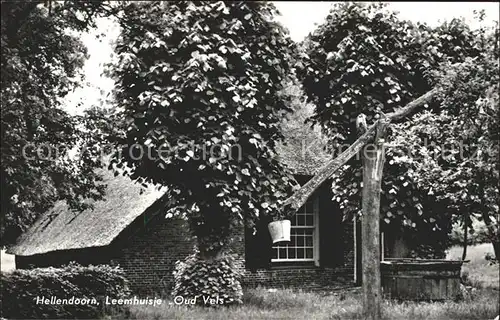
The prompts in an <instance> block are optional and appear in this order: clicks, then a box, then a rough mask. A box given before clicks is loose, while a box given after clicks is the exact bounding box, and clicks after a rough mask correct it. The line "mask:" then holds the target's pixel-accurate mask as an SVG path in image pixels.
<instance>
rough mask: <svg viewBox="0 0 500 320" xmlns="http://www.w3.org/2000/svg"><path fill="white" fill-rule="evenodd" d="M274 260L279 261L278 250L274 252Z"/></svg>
mask: <svg viewBox="0 0 500 320" xmlns="http://www.w3.org/2000/svg"><path fill="white" fill-rule="evenodd" d="M272 259H278V249H274V250H273V257H272Z"/></svg>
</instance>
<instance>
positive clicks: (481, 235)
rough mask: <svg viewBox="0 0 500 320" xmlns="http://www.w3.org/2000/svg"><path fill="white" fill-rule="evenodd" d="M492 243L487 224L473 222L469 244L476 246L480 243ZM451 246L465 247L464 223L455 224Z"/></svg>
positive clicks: (468, 239) (469, 229)
mask: <svg viewBox="0 0 500 320" xmlns="http://www.w3.org/2000/svg"><path fill="white" fill-rule="evenodd" d="M489 242H491V239H490V233H489V231H488V228H487V227H486V224H485V223H484V222H483V221H477V220H476V219H473V220H472V227H471V228H468V235H467V243H468V244H469V245H475V244H480V243H489ZM450 244H452V245H458V246H463V244H464V227H463V223H461V221H460V222H455V223H454V224H453V226H452V229H451V233H450Z"/></svg>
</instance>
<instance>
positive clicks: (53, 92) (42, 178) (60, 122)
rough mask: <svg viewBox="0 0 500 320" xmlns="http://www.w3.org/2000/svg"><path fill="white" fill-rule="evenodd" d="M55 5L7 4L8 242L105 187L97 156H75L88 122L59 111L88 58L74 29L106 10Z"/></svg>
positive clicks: (4, 172)
mask: <svg viewBox="0 0 500 320" xmlns="http://www.w3.org/2000/svg"><path fill="white" fill-rule="evenodd" d="M51 3H52V2H51ZM52 4H53V7H51V10H50V12H49V10H48V8H47V7H45V6H43V5H42V4H41V2H39V1H32V2H2V22H1V31H2V36H1V43H2V48H1V52H2V58H1V74H2V76H1V105H2V108H1V138H2V153H1V167H0V169H1V179H2V180H1V185H2V191H1V199H0V202H1V203H2V212H1V215H2V224H1V226H2V227H1V230H0V234H1V235H2V237H1V239H2V242H1V244H2V245H5V244H10V243H12V242H13V241H15V239H16V238H17V236H18V235H19V234H20V233H21V232H23V231H24V230H25V229H26V228H28V227H29V226H30V225H31V224H32V223H33V222H34V221H35V220H36V218H37V217H38V216H39V214H40V213H41V212H44V211H46V210H47V209H49V208H50V207H51V206H52V205H53V204H54V203H55V202H56V201H57V200H66V201H67V202H68V204H69V205H70V207H71V208H72V209H74V210H83V209H85V208H86V207H87V205H86V204H85V203H84V201H83V200H84V199H86V198H94V199H100V198H101V197H102V194H103V190H104V186H102V185H100V184H99V181H100V177H99V176H97V175H96V174H94V172H93V169H94V168H95V167H96V166H98V165H99V161H98V160H96V158H95V156H94V154H93V153H91V152H82V154H81V156H80V157H79V158H78V159H76V160H75V159H74V158H71V157H70V156H69V155H70V153H69V152H70V151H71V150H73V151H75V149H76V148H78V146H80V145H81V143H82V140H85V137H83V136H82V131H81V130H80V129H81V127H82V119H81V118H79V117H72V116H70V115H69V114H68V113H67V112H65V111H64V110H63V106H61V100H62V99H61V98H62V97H64V96H65V95H66V94H68V93H69V92H70V91H71V90H73V89H74V88H75V86H76V85H77V83H78V82H79V81H80V73H79V72H80V68H81V67H82V65H83V62H84V60H85V59H86V57H87V51H86V48H85V47H84V46H83V44H82V43H81V42H80V41H79V39H77V38H76V37H75V36H73V35H71V33H70V32H68V30H69V28H70V29H72V30H83V29H85V28H87V27H89V26H90V25H91V24H92V20H89V19H87V18H89V17H90V16H92V14H93V12H95V10H97V8H99V6H100V5H99V4H96V3H95V2H93V3H90V2H81V1H80V2H74V1H65V2H57V3H52ZM82 17H83V18H85V20H83V21H82V20H80V18H82ZM88 134H89V132H88V131H87V133H86V135H87V136H88Z"/></svg>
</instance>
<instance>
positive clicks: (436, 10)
mask: <svg viewBox="0 0 500 320" xmlns="http://www.w3.org/2000/svg"><path fill="white" fill-rule="evenodd" d="M273 3H274V4H275V6H276V7H277V8H278V10H279V11H280V12H281V14H282V15H281V16H279V17H277V20H278V21H280V22H281V23H282V24H283V25H284V26H285V27H286V28H287V29H288V30H289V32H290V37H291V38H292V39H293V40H295V41H301V40H303V39H304V37H305V36H307V35H308V34H309V33H310V32H312V31H313V30H314V28H315V25H316V24H321V23H322V22H323V20H324V19H325V17H326V16H327V15H328V12H329V9H330V8H331V6H332V5H333V3H334V2H332V1H307V2H306V1H273ZM389 7H390V8H391V9H393V10H395V11H399V13H400V17H401V18H403V19H408V20H412V21H415V22H416V21H420V22H426V23H428V24H429V25H436V24H438V23H440V22H442V21H444V20H451V19H452V18H454V17H464V18H465V20H466V21H467V22H469V23H471V26H473V27H477V25H476V24H474V23H473V11H474V10H481V9H484V10H485V11H486V17H485V22H486V23H488V24H491V23H493V21H499V20H500V19H499V4H498V3H497V2H389ZM97 24H98V29H97V30H93V31H91V32H90V33H86V34H82V37H81V40H82V41H83V42H84V43H85V45H86V46H87V47H88V50H89V54H90V58H89V59H88V60H87V61H86V63H85V65H84V70H83V72H84V74H85V78H86V79H85V80H86V82H85V83H84V85H83V87H81V88H78V89H76V90H75V91H74V92H72V93H71V94H69V95H68V96H67V97H66V98H65V102H64V104H65V105H66V106H67V107H66V109H67V110H68V111H69V112H71V113H73V114H75V113H80V112H81V110H83V109H84V108H87V107H89V106H92V105H98V104H99V103H100V101H101V100H102V99H103V98H104V97H105V96H106V95H108V94H110V92H111V90H112V88H113V81H112V80H111V79H109V78H106V77H104V76H103V75H102V72H103V70H104V64H105V63H107V62H109V61H110V56H111V54H112V48H111V45H110V44H109V42H110V41H111V40H113V39H116V37H117V36H118V34H119V29H118V28H117V26H116V25H113V24H112V23H110V22H109V21H108V20H104V19H100V20H99V21H98V23H97ZM100 33H103V34H104V37H101V38H99V39H97V38H96V35H97V34H100ZM78 102H81V103H82V107H79V108H76V107H75V106H76V105H77V104H78Z"/></svg>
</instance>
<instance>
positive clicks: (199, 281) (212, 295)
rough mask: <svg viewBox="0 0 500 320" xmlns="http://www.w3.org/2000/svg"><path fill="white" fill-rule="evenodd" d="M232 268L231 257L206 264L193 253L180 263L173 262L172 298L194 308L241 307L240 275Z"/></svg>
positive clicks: (234, 266)
mask: <svg viewBox="0 0 500 320" xmlns="http://www.w3.org/2000/svg"><path fill="white" fill-rule="evenodd" d="M236 268H237V266H236V263H235V262H234V257H233V256H231V255H226V256H224V257H223V258H221V259H217V260H211V261H207V260H200V259H199V257H198V255H197V254H196V253H194V254H192V255H191V256H189V257H188V258H186V259H185V260H184V261H177V264H176V267H175V271H174V289H173V290H172V296H173V297H177V296H181V297H184V298H186V299H188V300H191V299H193V300H195V301H196V303H195V304H198V305H202V306H206V307H221V306H229V305H232V304H238V303H241V302H242V301H241V297H242V296H243V290H242V288H241V284H240V278H241V274H240V273H239V272H237V271H236ZM235 271H236V272H235Z"/></svg>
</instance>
